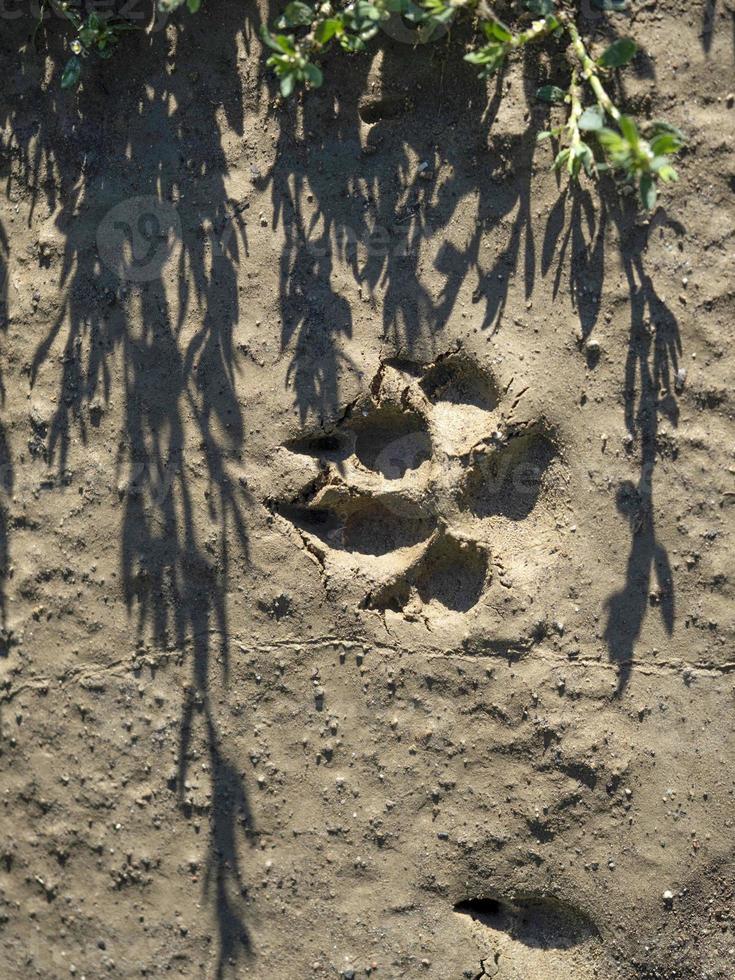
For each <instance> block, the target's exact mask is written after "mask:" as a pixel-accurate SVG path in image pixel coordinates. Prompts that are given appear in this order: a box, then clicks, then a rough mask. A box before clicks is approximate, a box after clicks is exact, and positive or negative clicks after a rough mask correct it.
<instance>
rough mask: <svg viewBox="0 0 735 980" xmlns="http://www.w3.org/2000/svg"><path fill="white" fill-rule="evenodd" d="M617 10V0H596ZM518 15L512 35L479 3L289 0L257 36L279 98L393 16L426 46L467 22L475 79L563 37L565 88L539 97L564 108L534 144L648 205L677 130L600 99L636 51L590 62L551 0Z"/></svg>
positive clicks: (308, 82)
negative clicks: (606, 176)
mask: <svg viewBox="0 0 735 980" xmlns="http://www.w3.org/2000/svg"><path fill="white" fill-rule="evenodd" d="M598 2H599V3H602V4H605V5H608V6H610V5H612V6H614V9H616V10H619V9H621V8H622V7H623V6H624V5H625V0H598ZM525 7H526V10H527V13H526V14H524V15H523V17H524V18H525V19H526V20H528V19H531V18H535V19H531V22H530V24H528V26H525V27H524V28H523V29H521V30H513V29H512V28H511V27H509V26H508V25H507V24H505V23H504V22H503V21H502V20H501V19H500V17H499V16H498V15H497V14H496V13H495V11H494V10H493V8H492V7H491V6H490V5H489V3H488V2H487V0H348V2H347V3H346V4H343V5H340V6H338V5H335V4H334V3H333V2H331V0H325V2H323V3H319V4H317V5H312V4H311V3H308V2H305V0H291V2H290V3H289V4H288V5H287V6H286V9H285V10H284V12H283V14H282V15H281V17H279V19H278V20H277V21H276V24H275V31H270V30H268V29H265V30H264V31H263V40H264V42H265V43H266V44H267V45H268V47H269V48H270V49H271V51H272V53H271V55H270V56H269V58H268V60H267V64H268V66H269V67H270V68H272V69H273V70H274V72H275V73H276V75H277V76H278V78H279V80H280V89H281V94H282V95H283V96H284V97H288V96H290V95H291V94H292V93H293V92H294V91H295V89H296V88H297V87H298V86H300V85H301V86H305V87H306V88H317V87H318V86H320V85H321V84H322V81H323V76H322V71H321V69H320V68H319V66H318V64H317V63H316V62H317V61H318V60H319V58H320V57H321V56H322V55H323V53H324V52H325V51H326V50H327V49H328V48H329V47H331V46H333V45H335V44H337V45H339V47H341V48H342V49H343V50H344V51H346V52H348V53H355V52H359V51H362V50H364V49H365V47H366V46H367V43H368V42H369V41H370V40H371V39H372V38H374V37H375V36H376V34H377V33H378V31H379V30H380V29H381V26H383V25H384V24H385V23H386V22H387V21H388V20H390V18H392V17H396V16H397V17H401V18H403V19H404V20H405V21H407V22H409V23H410V24H412V25H414V27H415V28H416V30H417V40H422V41H426V40H428V39H431V38H432V37H434V36H436V34H437V33H438V32H440V31H441V30H443V31H446V30H447V28H448V27H449V26H451V24H452V23H453V22H454V21H455V20H456V19H457V18H458V17H460V16H463V15H464V16H469V17H471V18H472V19H473V23H474V24H475V26H476V28H477V30H478V32H479V43H478V44H477V45H476V46H475V47H474V49H473V50H471V51H469V52H468V53H467V54H466V55H465V60H466V61H468V62H469V63H470V64H473V65H475V66H477V68H478V69H479V74H480V75H481V77H484V78H488V77H490V76H492V75H495V74H496V73H497V72H499V71H501V70H502V69H503V67H504V66H505V64H506V62H507V60H508V59H509V58H510V57H511V56H512V55H513V54H514V53H516V52H517V51H519V50H521V49H522V48H525V47H526V46H528V45H532V44H535V43H537V42H540V41H543V40H544V39H546V38H549V37H552V36H553V37H555V38H556V39H557V40H561V41H566V47H565V59H566V62H567V66H568V69H569V82H568V84H567V86H566V88H564V89H562V88H559V87H557V86H554V85H545V86H543V87H542V88H540V89H539V90H538V92H537V98H538V99H539V100H540V101H545V102H548V103H552V104H553V103H559V104H561V105H566V106H567V107H568V112H567V120H566V122H565V123H564V124H563V125H560V126H557V127H554V128H553V129H550V130H547V131H545V132H542V133H540V134H539V139H540V140H543V139H549V138H551V139H554V140H556V141H558V142H559V143H560V148H559V150H558V152H557V154H556V158H555V161H554V165H555V167H556V168H557V170H561V169H566V171H567V172H568V174H569V176H570V178H571V179H573V180H577V179H578V178H579V176H580V174H581V172H582V171H583V170H584V172H585V174H586V175H587V176H588V177H590V178H596V177H597V176H598V175H599V174H600V173H602V172H604V171H613V172H614V173H615V174H616V175H618V176H619V177H621V178H622V180H623V182H625V183H627V184H628V185H631V186H632V185H635V186H636V187H637V188H638V192H639V194H640V199H641V202H642V204H643V206H644V207H645V208H647V209H649V210H650V209H651V208H653V207H654V206H655V203H656V197H657V192H658V183H659V181H660V182H662V183H667V182H669V181H673V180H676V179H677V173H676V170H675V169H674V167H673V166H672V164H671V160H670V157H671V155H672V154H675V153H676V152H677V151H678V150H680V149H681V148H682V146H683V145H684V137H683V135H682V133H681V132H680V131H679V130H678V129H676V127H674V126H671V125H670V124H668V123H663V122H656V123H653V124H650V125H649V126H648V127H647V128H643V127H641V126H639V124H637V123H636V122H635V120H634V119H633V118H631V117H630V116H628V115H626V114H625V113H623V112H622V111H621V109H620V108H619V107H618V106H617V105H616V104H615V102H614V101H613V99H612V97H611V96H610V94H609V92H608V89H607V87H606V86H607V84H608V78H609V77H610V76H611V75H612V73H613V72H615V71H617V70H619V69H621V68H624V67H625V66H626V65H627V64H629V63H630V62H631V61H632V59H633V58H634V57H635V55H636V53H637V50H638V48H637V45H636V43H635V41H633V40H631V39H630V38H619V39H618V40H616V41H614V42H613V43H612V44H611V45H610V46H609V47H608V48H606V50H604V51H603V52H602V53H601V54H600V55H599V56H598V57H596V58H594V57H593V56H592V54H591V53H590V50H589V49H588V46H587V44H586V43H585V41H584V39H583V37H582V35H581V34H580V32H579V29H578V27H577V24H576V22H575V19H574V17H573V16H572V15H571V14H570V13H569V11H568V10H567V9H562V8H561V7H557V5H556V3H555V2H554V0H526V2H525Z"/></svg>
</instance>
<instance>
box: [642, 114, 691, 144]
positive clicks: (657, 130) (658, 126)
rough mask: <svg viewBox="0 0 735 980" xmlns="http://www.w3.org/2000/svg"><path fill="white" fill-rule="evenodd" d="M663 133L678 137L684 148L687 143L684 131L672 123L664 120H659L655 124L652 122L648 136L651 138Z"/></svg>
mask: <svg viewBox="0 0 735 980" xmlns="http://www.w3.org/2000/svg"><path fill="white" fill-rule="evenodd" d="M662 133H667V134H668V135H670V136H676V138H677V139H678V140H679V142H680V143H681V145H682V146H683V145H684V143H686V139H685V138H684V134H683V133H682V131H681V130H680V129H678V128H677V127H676V126H674V125H672V124H671V123H668V122H664V120H663V119H657V120H656V121H655V122H652V123H651V124H650V125H649V127H648V134H649V136H650V137H654V136H660V135H661V134H662Z"/></svg>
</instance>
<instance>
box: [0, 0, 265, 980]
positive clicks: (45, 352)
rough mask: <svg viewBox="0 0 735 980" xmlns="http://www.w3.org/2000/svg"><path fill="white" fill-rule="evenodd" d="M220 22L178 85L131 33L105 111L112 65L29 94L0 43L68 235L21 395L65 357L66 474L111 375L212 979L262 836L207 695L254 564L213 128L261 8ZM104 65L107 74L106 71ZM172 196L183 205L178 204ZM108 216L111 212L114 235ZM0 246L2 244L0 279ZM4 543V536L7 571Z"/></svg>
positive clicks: (8, 115)
mask: <svg viewBox="0 0 735 980" xmlns="http://www.w3.org/2000/svg"><path fill="white" fill-rule="evenodd" d="M216 16H217V30H216V31H215V32H212V30H211V28H210V27H209V26H208V24H207V23H206V22H205V21H204V19H203V18H200V19H197V18H191V19H187V20H182V21H181V23H180V25H178V26H177V28H176V30H175V48H176V57H177V59H180V60H181V61H182V62H183V63H185V64H187V66H188V67H189V71H190V73H191V74H185V73H183V72H175V71H169V70H167V69H168V67H170V61H169V59H170V56H171V49H170V48H169V45H170V43H171V33H170V32H169V33H168V34H167V33H165V32H160V33H157V34H156V33H154V34H152V35H150V36H143V35H141V36H138V35H135V36H132V35H131V37H130V39H129V41H127V42H126V43H127V50H128V54H129V56H130V59H129V65H128V68H127V69H126V71H127V73H128V79H127V81H128V82H129V84H126V85H123V86H122V87H121V88H120V91H119V92H117V95H116V99H117V111H116V112H115V113H110V111H109V107H110V102H109V95H108V93H107V92H106V88H105V79H106V78H109V77H110V74H109V72H108V73H107V74H105V72H104V71H102V70H101V74H100V75H99V76H95V75H94V74H92V75H91V76H90V78H89V80H88V81H87V83H86V84H85V85H84V86H83V87H82V89H81V90H80V91H79V93H77V94H73V93H64V92H62V91H61V90H60V89H59V86H58V80H52V81H51V82H50V83H49V85H48V86H47V87H46V88H44V89H42V88H41V86H40V79H41V78H43V72H42V70H41V68H42V65H43V59H42V58H41V57H40V56H37V57H36V58H35V60H34V58H33V57H30V56H29V55H28V54H27V53H25V54H24V53H23V52H22V51H21V43H20V41H21V40H22V35H23V32H24V31H25V30H27V24H24V23H19V22H15V21H14V22H12V23H11V25H10V27H9V28H8V29H7V32H6V28H3V32H4V37H3V39H2V41H0V45H2V53H3V55H7V56H8V63H7V71H8V72H9V74H11V75H13V73H14V72H17V74H15V75H13V77H16V78H23V79H26V81H25V83H24V85H23V91H22V95H21V97H20V98H17V99H14V100H10V99H7V98H3V99H2V101H1V102H0V121H2V122H3V123H4V124H5V129H6V133H7V134H8V136H7V142H6V144H5V145H4V147H3V149H4V151H5V153H4V155H5V156H7V157H9V158H10V160H11V167H10V172H9V175H8V182H9V185H10V184H11V183H12V182H13V181H17V183H18V184H19V185H21V186H23V187H24V190H26V191H27V192H28V193H29V194H30V196H31V220H32V218H33V213H34V209H36V208H37V207H38V206H39V205H40V204H41V203H43V204H44V206H45V207H46V208H47V210H48V211H49V212H50V213H51V215H52V217H51V219H49V220H50V221H52V223H53V228H54V233H55V234H56V235H57V237H58V240H59V241H60V242H61V245H60V253H61V254H60V273H59V284H58V286H59V296H60V305H59V307H58V312H57V313H56V315H55V317H54V319H53V321H52V322H51V323H50V325H49V327H48V330H47V332H46V335H45V336H44V337H43V338H42V340H41V342H40V343H39V344H38V346H37V349H36V352H35V356H34V358H33V362H32V365H31V383H32V385H33V384H36V383H37V381H38V378H39V374H40V372H41V370H42V369H44V368H46V369H47V370H48V366H50V364H51V363H56V361H57V355H58V351H59V349H61V351H62V357H61V359H60V360H61V367H60V379H59V383H58V396H57V398H56V399H55V402H56V407H55V411H54V414H53V417H52V418H51V421H50V424H49V429H48V436H47V449H48V454H49V460H50V461H51V463H52V465H55V466H56V467H57V468H58V470H59V471H60V472H62V473H63V472H66V471H67V470H68V469H69V467H71V466H73V465H76V462H75V460H74V459H73V457H72V443H73V440H74V439H75V438H76V437H77V436H78V437H79V439H81V442H82V444H83V445H90V444H91V443H92V432H91V426H93V425H94V423H93V422H90V419H91V413H90V406H91V405H93V404H94V403H99V402H100V400H101V401H102V402H103V403H104V404H107V403H108V402H109V401H110V397H111V394H112V393H113V391H112V386H113V382H114V383H115V384H117V376H116V374H115V372H116V370H117V365H122V367H121V369H120V371H121V379H122V384H121V389H122V390H121V395H120V394H119V392H118V390H117V389H116V390H115V392H114V394H115V398H116V400H117V398H118V397H121V399H122V429H121V431H120V433H119V436H118V448H117V459H116V468H117V477H118V494H119V496H120V498H121V500H122V519H121V529H120V552H119V553H120V570H121V579H122V585H123V592H124V598H125V601H126V603H127V606H128V610H129V613H130V616H131V617H132V618H134V620H135V621H136V622H137V629H138V644H139V645H140V646H144V647H145V646H147V644H148V642H149V641H152V642H153V644H154V645H155V646H156V647H158V648H162V649H164V650H170V649H176V650H178V651H186V653H187V656H188V659H189V662H190V665H191V677H190V682H189V685H188V687H187V690H186V692H185V695H184V699H183V704H182V709H181V716H180V719H179V746H178V771H177V778H176V785H175V787H174V788H175V790H176V793H177V799H178V805H179V806H180V807H181V809H182V810H183V811H184V812H186V810H187V801H186V793H185V783H186V780H187V774H188V770H189V766H190V764H191V762H192V760H193V759H196V758H197V757H199V755H200V752H201V749H200V746H201V745H203V746H204V753H205V755H207V756H208V760H209V774H210V779H211V806H210V810H209V814H210V816H209V819H210V828H209V829H210V835H209V842H208V850H207V861H206V868H205V872H204V875H203V881H204V888H205V891H206V894H207V897H208V898H209V899H210V900H211V904H212V906H213V912H214V917H215V921H216V927H217V931H218V944H217V963H216V967H215V975H216V976H217V977H218V978H221V977H224V976H225V974H226V972H228V971H231V970H233V969H236V968H237V964H238V962H239V961H240V959H241V958H242V957H243V956H248V955H250V954H251V953H252V951H253V950H252V940H251V935H250V930H249V926H248V914H247V913H248V909H247V904H248V901H247V887H246V884H245V878H244V874H245V869H244V867H243V865H242V860H241V858H240V853H241V849H242V847H243V846H250V845H252V844H253V842H254V833H255V828H254V820H253V814H252V811H251V807H250V803H249V794H248V789H247V786H246V785H245V782H244V779H243V777H242V776H241V774H240V772H239V771H238V769H237V767H236V766H235V765H233V763H232V762H231V761H230V759H229V758H228V755H227V751H226V747H225V746H224V745H223V743H222V737H221V735H220V732H219V728H218V725H217V721H216V714H215V709H214V705H213V701H212V694H211V687H212V679H213V676H216V672H217V670H218V669H219V670H220V677H221V682H222V683H224V684H225V685H226V684H227V681H228V677H229V647H230V639H229V635H230V624H229V619H228V608H227V595H228V589H229V582H230V577H231V570H232V565H233V562H234V561H235V560H240V559H244V560H246V561H247V558H248V554H249V545H248V530H247V526H246V520H245V512H246V506H247V505H248V503H249V500H248V496H247V491H246V490H244V489H243V486H242V485H241V484H240V482H239V481H238V479H237V478H236V476H235V475H234V474H233V471H234V470H236V469H237V468H238V465H239V462H240V460H241V458H242V453H243V449H244V441H245V424H244V418H243V412H242V408H241V404H240V401H239V400H238V397H237V392H236V387H235V380H236V361H235V351H234V339H233V330H234V327H235V325H236V323H237V321H238V316H239V314H240V307H239V298H238V269H239V266H240V263H241V261H242V258H243V256H244V255H245V254H246V253H247V248H248V243H247V237H246V235H245V228H244V223H243V222H242V221H241V219H240V216H239V213H238V212H237V209H236V208H235V206H234V202H233V201H232V200H231V199H230V197H229V195H228V192H227V189H226V187H225V178H226V176H227V170H228V163H227V157H226V152H225V148H224V145H223V141H222V140H221V139H220V135H221V130H222V126H223V123H222V118H221V117H222V116H224V119H225V120H226V124H225V125H226V126H227V128H228V130H229V131H232V132H234V133H236V134H239V135H240V136H242V134H243V118H244V108H243V91H242V85H241V79H240V76H239V73H238V55H239V47H238V43H237V42H238V40H240V39H242V40H243V43H244V46H245V48H246V49H248V48H249V43H250V42H249V39H250V38H252V35H253V33H254V32H255V31H256V30H257V29H258V27H259V24H260V12H259V9H258V7H257V6H256V5H251V7H248V9H247V10H243V8H242V7H241V5H239V4H238V3H236V2H230V0H221V2H220V3H218V5H217V15H216ZM47 33H48V35H49V37H48V42H49V44H50V45H51V46H52V48H53V47H54V46H59V45H60V43H61V42H60V40H59V38H58V36H55V33H54V32H53V31H49V32H47ZM213 35H215V36H213ZM213 59H215V60H216V62H217V64H218V65H219V68H220V70H219V71H217V72H212V71H211V65H212V61H213ZM57 61H58V62H59V63H61V62H63V57H59V58H58V59H57ZM34 69H35V70H36V72H37V74H36V77H35V79H34V80H32V79H31V77H30V76H31V75H32V72H33V71H34ZM112 70H113V72H114V73H115V75H118V74H119V72H120V66H119V64H118V62H115V67H114V68H113V69H112ZM195 74H198V76H199V80H198V81H197V84H196V86H195V85H194V82H193V81H192V79H193V78H194V75H195ZM118 84H119V79H118V78H116V87H118ZM69 133H73V134H74V137H75V138H74V139H69V138H67V134H69ZM122 146H125V147H126V152H125V154H122V155H121V154H120V147H122ZM182 199H185V200H186V201H187V206H186V208H180V207H178V206H177V204H178V202H179V201H180V200H182ZM151 201H153V202H163V203H162V204H160V205H159V204H155V203H154V204H153V205H151V203H150V202H151ZM113 212H114V213H115V214H118V213H119V214H120V217H121V220H120V221H119V222H118V223H117V224H114V223H113V225H110V222H109V220H108V218H109V215H110V214H111V213H113ZM169 218H170V225H171V227H169V226H167V225H166V224H165V221H166V220H168V219H169ZM105 222H107V224H105ZM118 225H119V227H118ZM103 228H107V233H108V237H107V239H104V238H101V237H100V235H101V232H100V229H103ZM162 232H163V233H165V234H164V236H163V237H162V234H161V233H162ZM110 236H111V237H110ZM115 236H117V237H115ZM164 238H165V241H164ZM162 241H163V245H162V244H161V242H162ZM212 246H213V247H212ZM115 248H117V250H118V252H117V256H116V257H115V256H113V257H112V259H110V256H109V254H108V253H109V252H110V250H111V249H112V250H113V251H114V249H115ZM160 248H163V249H164V252H165V250H166V249H167V248H170V249H171V250H172V253H171V254H172V255H173V250H176V251H178V268H177V272H178V276H177V281H178V295H177V296H176V298H175V300H172V290H171V285H170V282H169V280H168V278H167V275H168V271H167V270H166V271H165V270H164V265H165V263H164V262H163V261H159V259H161V258H162V255H163V257H164V258H170V256H169V255H168V253H166V254H163V253H160V251H159V250H160ZM5 252H6V249H5V247H4V241H3V247H1V248H0V262H1V263H2V264H3V267H4V263H5ZM138 260H139V261H138ZM172 261H173V259H172ZM136 262H137V266H136ZM121 269H122V272H121ZM3 322H4V321H3ZM192 325H193V326H192ZM0 449H2V441H1V440H0ZM4 472H5V473H7V472H8V471H7V469H6V470H4ZM2 515H3V518H5V511H4V509H3V510H2ZM4 526H5V525H3V527H4ZM3 548H6V538H5V537H3V536H1V535H0V561H1V560H3V554H2V549H3ZM213 637H216V638H218V639H217V640H215V639H213ZM218 665H220V666H219V667H218Z"/></svg>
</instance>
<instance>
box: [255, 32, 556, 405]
mask: <svg viewBox="0 0 735 980" xmlns="http://www.w3.org/2000/svg"><path fill="white" fill-rule="evenodd" d="M460 47H461V45H457V44H454V43H452V44H451V45H449V44H447V43H445V42H441V41H440V42H437V43H434V44H427V45H419V46H418V47H415V48H412V49H411V62H410V64H407V63H406V58H405V54H406V51H407V48H406V45H405V44H402V43H398V42H396V41H395V40H391V39H390V38H388V39H384V38H381V53H380V55H379V56H378V57H377V58H376V59H375V61H372V60H371V58H369V57H363V58H357V59H354V60H351V61H350V63H349V72H343V73H340V74H339V75H338V74H337V71H336V69H335V66H333V65H330V64H329V63H327V65H326V66H325V76H326V83H325V85H324V87H323V88H322V89H320V90H319V91H318V92H314V93H310V94H309V95H308V96H307V97H306V98H305V99H304V100H303V102H298V101H297V100H293V101H291V102H289V103H287V104H286V105H285V106H284V107H283V108H282V109H281V116H280V120H279V122H280V127H279V133H278V137H277V139H278V142H277V148H276V153H275V160H276V162H275V163H274V165H273V166H272V168H271V169H270V171H269V172H268V173H267V174H266V175H265V176H264V177H263V178H261V180H260V182H259V186H260V187H261V188H266V187H270V189H271V197H272V203H273V221H274V225H275V226H276V227H279V226H280V227H281V228H282V231H283V234H284V236H285V245H284V247H283V250H282V253H281V256H280V309H281V315H282V324H283V325H282V334H281V348H282V351H284V352H287V353H288V356H289V359H290V374H289V377H290V380H291V382H292V384H293V388H294V396H295V402H296V405H297V407H298V410H299V413H300V416H301V419H302V420H304V419H306V417H307V416H309V415H310V414H312V415H314V416H315V417H316V418H317V419H322V418H324V417H326V416H331V417H332V418H333V417H334V416H335V415H336V414H337V413H338V412H339V410H340V407H341V406H340V392H339V376H340V372H341V371H342V370H344V369H347V368H354V367H355V366H354V365H351V364H350V363H349V361H347V359H346V356H345V355H344V354H343V353H341V352H340V350H339V345H338V342H339V341H340V339H342V340H349V338H350V337H352V334H353V329H354V322H353V319H354V316H355V314H356V313H358V314H361V313H362V310H363V308H364V307H367V309H368V311H372V310H374V309H376V307H377V302H376V298H375V297H376V293H378V292H379V293H381V294H382V335H381V336H382V339H384V340H385V342H386V343H387V344H390V345H391V346H392V347H393V348H394V349H396V350H397V351H399V352H400V353H401V355H402V356H409V357H410V356H412V355H416V356H419V355H427V359H430V354H431V353H432V352H433V351H434V345H435V338H436V336H437V335H438V334H439V333H440V332H441V330H442V329H443V328H444V327H445V325H446V323H447V321H448V320H449V318H450V316H451V315H452V313H453V312H454V311H455V310H456V307H457V303H458V300H459V296H460V288H461V287H462V286H463V284H464V283H465V281H466V279H467V277H468V276H470V275H474V276H476V280H477V281H476V286H475V289H474V292H473V297H472V299H473V302H474V303H480V302H484V305H485V312H484V315H483V318H482V324H483V327H491V326H495V325H496V324H497V322H498V319H499V317H500V315H501V314H502V311H503V309H504V306H505V301H506V298H507V289H508V280H507V277H506V276H504V275H503V274H502V272H501V270H503V271H506V272H507V271H508V270H509V269H510V268H512V267H514V266H515V263H516V259H517V256H518V254H519V252H520V250H521V243H522V242H523V240H524V238H525V253H524V262H525V273H526V281H527V289H528V290H529V291H530V290H531V289H532V288H533V281H534V276H535V250H534V244H533V236H532V232H531V222H530V181H531V160H532V156H533V152H534V145H535V133H534V130H533V128H532V127H531V128H529V127H524V131H523V133H522V134H519V135H517V136H516V135H513V136H511V137H503V136H500V137H495V136H494V135H493V134H491V127H492V123H493V120H494V119H495V116H496V114H497V111H498V108H499V105H500V99H501V93H502V85H503V82H502V80H501V79H494V80H492V81H491V82H490V83H485V82H482V81H481V80H479V79H478V78H477V73H476V71H475V69H474V68H473V67H471V66H470V65H469V64H467V63H466V62H465V61H464V60H463V58H462V51H461V50H460ZM333 59H334V55H329V56H328V58H327V59H326V60H327V62H329V61H330V60H333ZM537 70H538V69H537V68H536V69H535V70H534V75H535V72H536V71H537ZM437 79H438V82H437ZM534 91H535V82H534V76H531V77H528V78H524V95H525V97H526V99H527V100H528V101H529V102H531V94H532V92H534ZM535 111H543V110H538V109H536V110H535ZM468 146H469V148H470V149H469V154H468ZM468 155H469V156H471V157H472V166H471V167H468V165H467V157H468ZM417 160H418V161H420V163H419V165H418V167H417ZM284 161H288V162H287V163H285V164H284ZM483 167H486V168H487V171H489V175H485V174H483V179H481V180H479V181H478V179H477V169H476V168H483ZM463 204H464V205H469V206H472V208H473V210H474V211H475V216H474V219H473V220H472V222H471V227H472V230H471V233H470V234H469V236H468V239H467V241H466V243H464V244H463V245H462V246H457V245H455V244H454V243H452V242H450V241H449V236H448V229H449V226H450V225H451V223H452V221H453V220H454V218H455V216H456V215H457V213H458V209H459V208H460V207H461V206H462V205H463ZM507 220H510V221H511V224H512V231H511V234H510V237H509V243H508V245H507V247H506V248H505V249H504V251H503V254H502V255H501V256H500V257H499V258H498V259H497V261H496V262H495V263H493V267H492V269H491V270H490V271H488V270H487V269H486V265H487V263H486V262H483V260H482V258H481V247H482V243H483V239H484V237H485V236H486V235H487V233H488V232H489V231H490V230H492V229H493V228H495V227H497V226H498V225H500V224H501V223H503V222H505V221H507ZM428 263H430V264H431V265H432V266H433V268H434V269H435V270H436V271H438V272H439V274H440V277H441V279H442V280H443V286H442V287H441V290H440V292H439V293H438V294H437V295H433V294H432V292H431V291H430V289H429V287H428V285H427V284H426V282H425V280H424V277H423V276H422V274H421V273H422V269H423V268H424V267H425V266H426V265H427V264H428ZM339 276H343V277H344V278H345V279H347V281H348V284H349V285H350V287H353V286H354V287H356V288H355V292H356V293H357V296H358V297H359V301H355V302H354V303H352V304H351V303H350V302H348V300H347V299H346V297H345V295H344V289H345V287H343V286H342V285H341V284H337V285H336V284H335V280H337V279H338V278H339Z"/></svg>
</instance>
